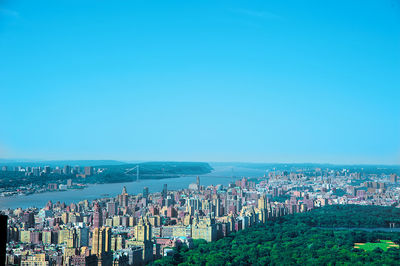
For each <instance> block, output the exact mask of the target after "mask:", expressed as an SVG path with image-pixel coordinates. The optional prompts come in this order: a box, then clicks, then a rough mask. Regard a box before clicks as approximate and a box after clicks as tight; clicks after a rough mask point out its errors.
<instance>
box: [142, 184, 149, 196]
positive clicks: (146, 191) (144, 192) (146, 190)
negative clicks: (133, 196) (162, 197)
mask: <svg viewBox="0 0 400 266" xmlns="http://www.w3.org/2000/svg"><path fill="white" fill-rule="evenodd" d="M148 196H149V188H148V187H144V188H143V198H147V197H148Z"/></svg>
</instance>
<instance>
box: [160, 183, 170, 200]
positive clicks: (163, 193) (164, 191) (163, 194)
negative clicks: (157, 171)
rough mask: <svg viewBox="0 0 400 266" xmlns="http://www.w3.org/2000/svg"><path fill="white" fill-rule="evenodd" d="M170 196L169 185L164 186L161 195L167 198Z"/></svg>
mask: <svg viewBox="0 0 400 266" xmlns="http://www.w3.org/2000/svg"><path fill="white" fill-rule="evenodd" d="M167 194H168V189H167V184H164V186H163V190H162V193H161V195H162V196H163V197H164V198H166V197H167Z"/></svg>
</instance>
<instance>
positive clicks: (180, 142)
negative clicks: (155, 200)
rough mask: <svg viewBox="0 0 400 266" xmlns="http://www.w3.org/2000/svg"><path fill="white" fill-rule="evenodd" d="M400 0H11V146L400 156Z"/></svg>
mask: <svg viewBox="0 0 400 266" xmlns="http://www.w3.org/2000/svg"><path fill="white" fill-rule="evenodd" d="M399 11H400V6H399V4H398V2H397V1H389V0H388V1H379V2H377V1H352V2H351V3H349V2H348V1H334V2H328V3H326V2H319V1H307V2H306V3H298V2H297V1H289V2H286V3H273V2H269V3H265V2H264V1H254V2H251V3H248V2H246V1H235V2H232V1H219V2H214V1H206V2H202V3H181V2H179V1H168V3H165V2H163V1H154V2H153V4H148V3H145V2H136V1H135V2H130V3H125V2H118V3H113V4H111V3H107V2H101V3H99V2H94V1H85V2H81V1H61V2H57V3H54V2H52V1H35V2H30V1H12V2H11V1H6V2H1V4H0V58H2V64H0V73H1V74H0V84H1V89H0V90H1V104H0V115H1V117H2V129H1V130H0V158H5V159H7V158H25V159H30V160H34V159H37V160H66V159H69V160H76V159H82V160H84V159H102V160H104V159H113V160H123V161H127V160H128V161H131V160H132V161H133V160H141V161H205V162H211V161H212V162H265V163H307V162H310V163H333V164H385V165H395V164H396V165H398V164H399V163H400V137H399V136H400V107H399V104H398V99H400V90H399V88H400V77H399V75H398V73H399V72H400V49H399V47H400V15H399V14H400V12H399Z"/></svg>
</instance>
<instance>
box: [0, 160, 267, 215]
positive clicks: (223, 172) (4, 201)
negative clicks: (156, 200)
mask: <svg viewBox="0 0 400 266" xmlns="http://www.w3.org/2000/svg"><path fill="white" fill-rule="evenodd" d="M213 168H214V171H213V172H212V173H210V174H206V175H201V176H200V184H201V185H203V186H208V185H217V184H222V185H225V186H226V185H228V184H229V183H232V182H234V181H235V180H236V179H239V178H240V177H241V176H246V177H259V176H262V175H264V173H265V171H264V170H260V169H251V168H242V167H241V168H239V167H235V168H233V169H234V171H233V174H234V176H235V177H232V167H230V166H213ZM195 182H196V176H184V177H179V178H167V179H153V180H151V179H147V180H140V181H139V182H126V183H114V184H94V185H89V186H88V187H87V188H85V189H76V190H67V191H55V192H45V193H39V194H31V195H26V196H24V195H19V196H13V197H3V198H0V210H2V209H7V208H11V209H15V208H24V209H25V208H28V207H38V208H42V207H44V206H45V205H46V203H47V202H48V201H49V200H51V201H52V202H57V201H60V202H65V203H66V204H70V203H72V202H76V203H77V202H79V201H82V200H85V199H87V200H93V199H97V198H102V197H104V196H102V195H104V194H109V196H107V197H115V196H116V195H117V194H121V192H122V188H123V187H124V186H126V189H127V191H128V193H129V194H138V193H142V192H143V188H144V187H148V188H149V192H150V193H154V192H160V191H161V190H162V188H163V185H164V184H167V185H168V190H178V189H184V188H188V186H189V184H191V183H195Z"/></svg>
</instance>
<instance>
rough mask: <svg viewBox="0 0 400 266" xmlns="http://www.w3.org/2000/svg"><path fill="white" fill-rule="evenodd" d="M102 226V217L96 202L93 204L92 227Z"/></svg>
mask: <svg viewBox="0 0 400 266" xmlns="http://www.w3.org/2000/svg"><path fill="white" fill-rule="evenodd" d="M102 225H103V215H102V212H101V209H100V205H99V203H98V202H96V203H95V204H94V212H93V227H101V226H102Z"/></svg>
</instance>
